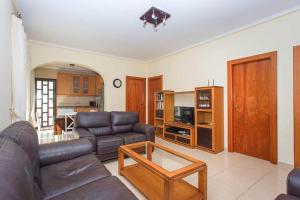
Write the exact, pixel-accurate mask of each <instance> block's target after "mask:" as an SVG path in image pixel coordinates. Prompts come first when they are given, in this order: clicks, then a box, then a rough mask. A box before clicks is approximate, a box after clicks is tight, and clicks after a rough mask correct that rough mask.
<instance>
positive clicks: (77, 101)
mask: <svg viewBox="0 0 300 200" xmlns="http://www.w3.org/2000/svg"><path fill="white" fill-rule="evenodd" d="M56 101H57V102H56V105H57V106H89V104H90V101H96V97H70V96H62V95H58V96H57V100H56Z"/></svg>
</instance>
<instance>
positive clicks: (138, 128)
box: [133, 123, 155, 142]
mask: <svg viewBox="0 0 300 200" xmlns="http://www.w3.org/2000/svg"><path fill="white" fill-rule="evenodd" d="M133 131H134V132H136V133H144V134H145V135H146V137H147V140H148V141H152V142H155V134H154V132H155V128H154V126H151V125H148V124H142V123H136V124H134V126H133Z"/></svg>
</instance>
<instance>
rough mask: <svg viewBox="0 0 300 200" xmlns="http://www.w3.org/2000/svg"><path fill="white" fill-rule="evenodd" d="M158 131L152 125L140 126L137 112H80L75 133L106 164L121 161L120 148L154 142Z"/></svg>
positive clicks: (76, 118) (76, 120)
mask: <svg viewBox="0 0 300 200" xmlns="http://www.w3.org/2000/svg"><path fill="white" fill-rule="evenodd" d="M154 130H155V129H154V127H153V126H151V125H146V124H142V123H139V115H138V113H136V112H95V113H93V112H91V113H77V114H76V117H75V128H74V131H75V132H77V133H78V134H79V136H80V138H86V139H88V140H89V141H90V142H91V143H92V146H93V151H94V152H96V154H97V155H98V157H99V159H100V160H102V161H104V160H109V159H114V158H117V157H118V148H119V146H120V145H123V144H130V143H135V142H141V141H152V142H154V141H155V135H154Z"/></svg>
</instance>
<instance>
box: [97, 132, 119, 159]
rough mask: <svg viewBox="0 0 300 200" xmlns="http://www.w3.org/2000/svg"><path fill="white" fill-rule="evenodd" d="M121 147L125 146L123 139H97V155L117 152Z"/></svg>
mask: <svg viewBox="0 0 300 200" xmlns="http://www.w3.org/2000/svg"><path fill="white" fill-rule="evenodd" d="M120 145H123V138H121V137H117V136H115V135H109V136H100V137H97V153H98V154H106V153H111V152H117V151H118V148H119V146H120Z"/></svg>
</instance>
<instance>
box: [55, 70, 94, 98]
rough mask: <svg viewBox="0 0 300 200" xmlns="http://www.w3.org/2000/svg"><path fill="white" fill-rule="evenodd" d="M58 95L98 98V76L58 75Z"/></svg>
mask: <svg viewBox="0 0 300 200" xmlns="http://www.w3.org/2000/svg"><path fill="white" fill-rule="evenodd" d="M57 95H69V96H96V76H81V75H78V74H70V73H58V75H57Z"/></svg>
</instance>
